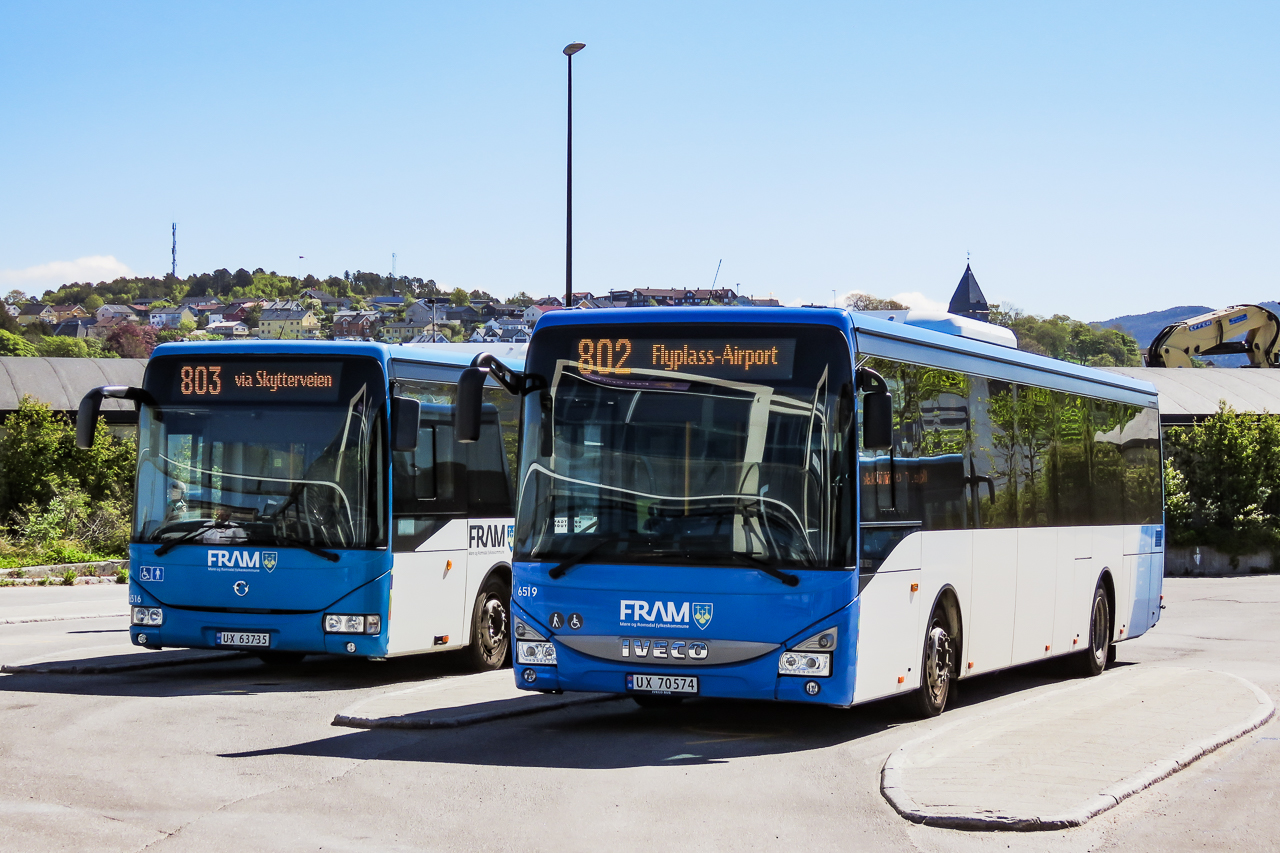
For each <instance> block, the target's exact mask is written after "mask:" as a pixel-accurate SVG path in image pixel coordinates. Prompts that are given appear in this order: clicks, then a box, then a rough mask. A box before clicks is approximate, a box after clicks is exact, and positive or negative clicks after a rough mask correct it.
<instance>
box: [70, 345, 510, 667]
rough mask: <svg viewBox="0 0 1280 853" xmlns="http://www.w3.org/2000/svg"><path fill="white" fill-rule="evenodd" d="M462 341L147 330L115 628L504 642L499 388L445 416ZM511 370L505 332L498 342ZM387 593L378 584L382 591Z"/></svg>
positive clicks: (305, 650)
mask: <svg viewBox="0 0 1280 853" xmlns="http://www.w3.org/2000/svg"><path fill="white" fill-rule="evenodd" d="M480 352H481V350H480V349H479V348H478V347H476V346H474V345H470V344H459V345H449V346H440V345H411V346H385V345H383V344H376V343H369V342H355V341H352V342H346V341H323V342H322V341H306V342H303V341H258V342H243V343H235V344H232V345H226V344H218V343H211V342H207V343H199V344H186V343H175V344H164V345H163V346H160V347H158V348H157V349H156V350H155V353H154V354H153V355H152V358H151V359H150V361H149V362H148V365H147V369H146V373H145V375H144V378H143V382H142V387H140V388H127V387H116V386H107V387H103V388H98V389H95V390H94V391H91V392H90V393H89V394H88V395H87V396H86V397H85V399H84V401H83V402H82V404H81V408H80V412H81V416H80V419H79V427H78V430H79V432H78V435H77V440H78V441H81V442H85V441H91V440H92V435H93V429H94V421H95V420H96V418H97V414H98V409H99V407H100V404H101V401H102V399H103V398H104V397H115V398H123V399H126V400H131V401H133V402H134V403H135V404H136V405H137V406H138V409H139V414H138V423H139V426H138V463H137V464H138V469H137V480H136V482H137V490H136V503H135V505H134V513H133V517H134V526H133V536H132V542H131V544H130V549H129V555H130V559H131V560H132V561H133V563H132V564H133V565H135V566H141V567H142V568H141V569H140V570H138V571H136V572H134V573H132V575H131V577H130V581H129V583H130V589H129V596H130V603H131V604H132V605H134V606H133V607H132V608H131V612H132V627H131V635H132V638H133V642H134V643H135V644H137V645H140V646H146V647H147V648H153V649H154V648H166V647H176V648H242V649H245V650H247V651H251V652H253V653H254V654H257V655H259V656H261V657H262V658H263V659H264V660H268V661H275V662H280V661H287V660H296V659H298V658H300V657H302V656H303V655H307V654H320V653H325V654H333V655H342V656H347V657H350V656H357V657H362V658H370V659H376V660H381V659H384V658H389V657H395V656H399V655H411V654H418V653H428V652H437V651H449V650H463V653H464V655H465V656H466V657H467V659H468V660H469V662H470V664H471V666H472V667H473V668H475V669H481V670H484V669H496V668H498V667H500V666H502V665H503V664H504V662H505V661H506V660H507V659H508V657H509V649H510V639H509V636H510V631H509V622H510V617H509V607H510V604H509V602H510V598H511V541H512V539H513V533H514V531H515V526H514V525H515V517H514V508H513V503H514V494H515V474H516V459H515V452H516V432H517V422H518V419H519V413H520V410H519V402H518V400H517V399H516V398H514V397H512V396H511V394H510V393H508V392H507V391H506V390H504V389H502V388H501V387H500V386H499V384H498V379H497V378H489V380H488V381H487V382H485V383H483V384H482V386H480V387H478V388H476V389H475V391H476V394H477V395H478V408H477V411H476V413H475V414H476V417H475V422H474V424H473V426H474V431H475V435H473V436H469V437H468V438H467V440H466V441H462V440H460V437H459V436H458V435H457V434H456V429H455V424H454V408H455V402H456V400H455V397H456V392H457V386H458V381H459V377H460V376H461V375H462V372H463V370H464V369H466V368H467V367H468V366H469V365H470V363H471V361H472V360H473V359H474V358H476V357H477V356H478V355H479V354H480ZM499 354H500V355H501V356H502V357H503V358H505V359H507V360H508V363H510V364H513V365H516V366H517V367H523V361H522V359H523V347H508V348H503V349H502V350H501V351H500V352H499ZM393 587H394V589H395V595H394V596H393V595H392V589H393Z"/></svg>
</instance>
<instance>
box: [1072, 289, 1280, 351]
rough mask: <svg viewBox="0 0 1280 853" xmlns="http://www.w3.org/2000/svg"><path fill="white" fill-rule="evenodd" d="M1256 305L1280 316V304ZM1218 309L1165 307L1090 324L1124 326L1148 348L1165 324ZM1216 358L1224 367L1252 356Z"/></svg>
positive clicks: (1121, 328) (1140, 346)
mask: <svg viewBox="0 0 1280 853" xmlns="http://www.w3.org/2000/svg"><path fill="white" fill-rule="evenodd" d="M1228 304H1237V305H1238V304H1241V303H1225V304H1223V305H1221V306H1219V307H1221V308H1226V307H1227V306H1228ZM1252 304H1256V305H1261V306H1262V307H1263V308H1267V309H1270V310H1271V311H1272V312H1273V313H1275V314H1277V315H1280V303H1276V302H1257V303H1252ZM1214 310H1217V309H1215V308H1210V307H1209V306H1207V305H1178V306H1176V307H1174V308H1165V309H1164V310H1163V311H1148V312H1147V313H1146V314H1125V315H1124V316H1123V317H1116V318H1115V319H1112V320H1103V321H1101V322H1098V323H1090V324H1089V325H1090V326H1093V327H1094V328H1097V329H1120V330H1121V331H1122V332H1124V333H1125V334H1126V335H1129V336H1130V337H1132V338H1133V339H1134V340H1136V341H1137V342H1138V348H1139V349H1146V348H1147V347H1149V346H1151V341H1152V340H1154V339H1155V336H1156V335H1158V334H1160V332H1161V330H1162V329H1164V327H1165V326H1168V325H1169V324H1171V323H1177V322H1178V321H1180V320H1186V319H1187V318H1189V317H1195V316H1197V315H1199V314H1205V313H1207V312H1209V311H1214ZM1213 361H1214V362H1215V363H1216V364H1218V365H1220V366H1222V367H1228V366H1230V367H1237V366H1239V365H1243V364H1248V363H1249V361H1248V359H1247V358H1246V357H1245V356H1243V355H1240V356H1235V355H1228V356H1214V358H1213Z"/></svg>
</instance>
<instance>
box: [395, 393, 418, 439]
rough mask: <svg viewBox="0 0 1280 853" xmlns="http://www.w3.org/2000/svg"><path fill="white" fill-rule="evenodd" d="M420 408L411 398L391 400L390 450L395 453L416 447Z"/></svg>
mask: <svg viewBox="0 0 1280 853" xmlns="http://www.w3.org/2000/svg"><path fill="white" fill-rule="evenodd" d="M421 408H422V407H421V406H420V405H419V403H418V401H417V400H415V399H413V398H412V397H392V398H391V449H392V450H395V451H397V452H399V451H404V450H413V449H414V448H416V447H417V446H418V421H419V417H420V410H421Z"/></svg>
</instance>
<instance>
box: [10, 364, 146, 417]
mask: <svg viewBox="0 0 1280 853" xmlns="http://www.w3.org/2000/svg"><path fill="white" fill-rule="evenodd" d="M146 366H147V360H146V359H145V358H20V357H14V358H0V415H7V414H9V413H10V412H15V411H17V409H18V403H20V402H21V401H22V398H23V396H25V395H27V394H30V395H31V396H32V397H35V398H36V399H37V400H40V401H42V402H45V403H48V404H49V405H50V406H51V407H52V408H53V410H54V411H55V412H75V411H77V410H78V409H79V408H80V399H81V398H82V397H84V395H85V393H86V392H87V391H89V390H90V389H92V388H97V387H98V386H99V385H135V386H140V385H142V372H143V371H144V370H145V369H146ZM102 413H103V416H104V417H105V418H106V420H107V421H108V422H110V423H136V422H137V413H136V412H135V411H134V406H133V403H132V402H131V401H129V400H115V399H111V398H107V399H104V400H103V401H102Z"/></svg>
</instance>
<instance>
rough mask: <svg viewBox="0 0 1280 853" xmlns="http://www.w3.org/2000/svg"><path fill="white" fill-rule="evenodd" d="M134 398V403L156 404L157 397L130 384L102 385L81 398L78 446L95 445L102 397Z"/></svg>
mask: <svg viewBox="0 0 1280 853" xmlns="http://www.w3.org/2000/svg"><path fill="white" fill-rule="evenodd" d="M103 397H114V398H115V399H117V400H132V401H133V402H134V404H135V405H136V404H138V403H146V404H147V405H150V406H154V405H155V404H156V401H155V398H154V397H152V396H151V395H150V394H148V393H147V392H146V391H144V390H142V389H141V388H133V387H131V386H129V385H100V386H98V387H97V388H94V389H92V390H91V391H89V393H87V394H85V395H84V396H83V397H82V398H80V411H79V412H77V413H76V447H78V448H80V449H81V450H88V449H89V448H90V447H93V434H94V433H95V432H97V430H98V414H99V413H100V412H101V411H102V398H103Z"/></svg>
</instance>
